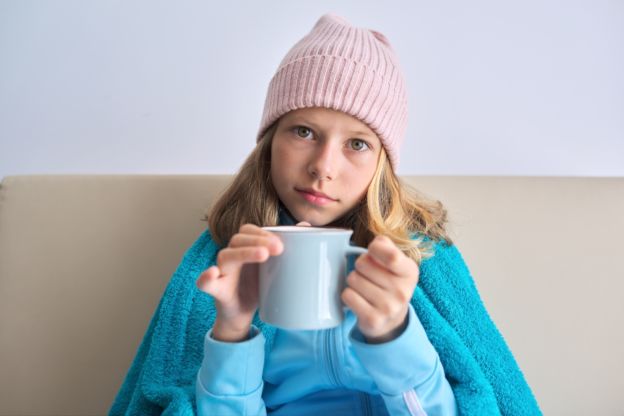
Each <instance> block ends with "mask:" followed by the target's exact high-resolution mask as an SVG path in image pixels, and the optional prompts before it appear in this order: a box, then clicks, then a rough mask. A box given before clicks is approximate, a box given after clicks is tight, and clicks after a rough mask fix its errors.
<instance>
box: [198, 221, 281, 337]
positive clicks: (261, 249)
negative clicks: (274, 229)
mask: <svg viewBox="0 0 624 416" xmlns="http://www.w3.org/2000/svg"><path fill="white" fill-rule="evenodd" d="M283 250H284V246H283V244H282V241H281V240H280V239H279V237H277V236H276V235H274V234H273V233H271V232H269V231H265V230H263V229H262V228H260V227H258V226H256V225H253V224H244V225H242V226H241V227H240V229H239V232H238V233H237V234H234V235H233V236H232V238H231V239H230V242H229V244H228V246H227V247H226V248H224V249H222V250H221V251H220V252H219V254H218V255H217V264H216V265H215V266H211V267H209V268H208V269H206V270H205V271H204V272H203V273H202V274H201V275H200V276H199V278H198V279H197V281H196V283H195V284H196V285H197V287H198V288H199V289H200V290H202V291H204V292H206V293H208V294H210V295H212V297H213V298H214V299H215V306H216V308H217V318H216V320H215V324H214V326H213V332H212V336H213V338H215V339H218V340H222V341H240V340H243V339H246V338H247V334H248V333H249V327H250V325H251V322H252V320H253V315H254V313H255V312H256V309H257V308H258V263H263V262H265V261H267V260H268V259H269V256H276V255H279V254H281V253H282V251H283ZM241 280H243V281H242V282H241Z"/></svg>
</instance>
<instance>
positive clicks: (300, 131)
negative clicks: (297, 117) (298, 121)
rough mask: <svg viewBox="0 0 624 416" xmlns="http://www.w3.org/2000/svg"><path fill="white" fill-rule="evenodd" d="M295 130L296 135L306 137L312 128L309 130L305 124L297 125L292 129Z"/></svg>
mask: <svg viewBox="0 0 624 416" xmlns="http://www.w3.org/2000/svg"><path fill="white" fill-rule="evenodd" d="M293 130H294V131H295V133H296V134H297V136H299V137H301V138H304V139H307V138H309V137H308V134H311V133H312V130H310V129H309V128H308V127H306V126H297V127H295V128H294V129H293Z"/></svg>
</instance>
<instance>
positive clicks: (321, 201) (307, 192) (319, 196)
mask: <svg viewBox="0 0 624 416" xmlns="http://www.w3.org/2000/svg"><path fill="white" fill-rule="evenodd" d="M295 190H296V191H297V192H298V193H299V194H300V195H301V196H302V197H303V198H304V199H305V200H306V201H308V202H310V203H312V204H314V205H319V206H321V205H327V204H329V203H331V202H336V200H335V199H333V198H331V197H330V196H328V195H325V194H324V193H322V192H317V191H315V190H313V189H297V188H295Z"/></svg>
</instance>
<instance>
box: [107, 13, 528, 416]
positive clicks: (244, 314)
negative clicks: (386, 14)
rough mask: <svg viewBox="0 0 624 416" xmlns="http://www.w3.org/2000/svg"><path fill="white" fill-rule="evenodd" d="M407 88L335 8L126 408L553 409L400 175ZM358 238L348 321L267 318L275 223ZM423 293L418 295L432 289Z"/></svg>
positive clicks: (166, 308) (283, 71)
mask: <svg viewBox="0 0 624 416" xmlns="http://www.w3.org/2000/svg"><path fill="white" fill-rule="evenodd" d="M406 115H407V100H406V89H405V83H404V78H403V75H402V73H401V70H400V67H399V64H398V61H397V58H396V56H395V54H394V51H393V50H392V47H391V46H390V44H389V42H388V40H387V39H386V38H385V37H384V36H383V35H382V34H381V33H379V32H377V31H374V30H368V29H363V28H357V27H353V26H351V25H350V24H349V23H348V22H347V21H345V20H344V19H342V18H340V17H338V16H335V15H332V14H327V15H324V16H322V17H321V18H320V19H319V21H318V22H317V23H316V24H315V26H314V27H313V29H312V31H311V32H310V33H309V34H308V35H306V36H305V37H304V38H303V39H301V40H300V41H299V42H298V43H296V44H295V45H294V46H293V48H292V49H291V50H290V51H289V52H288V54H287V55H286V57H285V58H284V59H283V61H282V62H281V64H280V66H279V68H278V70H277V73H276V74H275V76H274V77H273V79H272V80H271V83H270V85H269V88H268V93H267V100H266V103H265V108H264V114H263V117H262V121H261V126H260V129H259V132H258V137H257V141H258V143H257V145H256V148H255V149H254V151H253V152H252V153H251V155H250V156H249V157H248V159H247V160H246V162H245V163H244V165H243V167H242V168H241V170H240V172H239V173H238V174H237V175H236V177H235V179H234V181H233V183H232V184H231V185H230V186H229V188H228V189H227V190H226V192H225V193H224V194H223V195H222V196H221V197H220V199H219V200H218V201H217V202H216V204H215V205H214V206H213V208H212V210H211V211H210V212H209V214H208V215H207V221H208V224H209V227H208V230H206V231H205V232H204V233H203V234H202V236H201V237H200V239H199V240H198V241H197V242H196V243H195V244H194V245H193V246H192V247H191V248H190V249H189V251H187V253H186V254H185V257H184V259H183V261H182V263H181V264H180V266H179V267H178V270H177V271H176V273H175V274H174V276H173V278H172V280H171V282H170V284H169V286H168V287H167V290H166V292H165V295H164V296H163V299H161V302H160V305H159V307H158V310H157V311H156V314H155V315H154V318H153V319H152V322H151V324H150V327H149V329H148V332H147V334H146V335H145V338H144V340H143V343H142V344H141V347H140V348H139V351H138V353H137V357H136V358H135V361H134V362H133V365H132V367H131V369H130V371H129V373H128V375H127V377H126V380H125V382H124V385H123V386H122V388H121V390H120V392H119V394H118V396H117V399H116V401H115V403H114V404H113V407H112V409H111V414H159V413H166V414H193V413H197V414H200V415H243V414H245V415H247V414H249V415H259V414H267V413H268V414H273V415H305V414H317V413H319V412H326V413H327V414H331V415H337V414H371V415H388V414H390V415H425V414H428V415H455V414H458V413H461V414H475V415H488V414H510V415H511V414H513V415H519V414H527V415H528V414H539V413H540V411H539V408H538V406H537V403H536V402H535V399H534V397H533V395H532V393H531V391H530V389H529V387H528V385H527V384H526V382H525V380H524V378H523V376H522V373H521V372H520V370H519V368H518V366H517V364H516V362H515V360H514V359H513V356H512V354H511V352H510V351H509V349H508V348H507V346H506V345H505V342H504V340H503V339H502V337H501V335H500V334H499V333H498V331H497V329H496V327H495V326H494V324H493V322H492V321H491V320H490V318H489V316H488V314H487V312H486V311H485V309H484V307H483V304H482V303H481V300H480V298H479V295H478V293H477V291H476V289H475V287H474V284H473V282H472V279H471V277H470V275H469V272H468V270H467V268H466V267H465V264H464V263H463V260H462V259H461V255H460V254H459V252H458V251H457V249H456V248H455V246H453V245H452V241H451V240H450V239H449V237H448V235H447V234H446V230H445V223H446V211H445V209H444V208H443V207H442V205H441V204H440V203H439V202H432V201H427V200H426V199H424V198H422V197H420V196H419V195H418V194H417V193H416V192H413V191H409V189H408V188H406V187H405V186H404V185H403V184H402V183H401V181H399V179H398V178H397V176H396V169H397V166H398V164H399V154H400V153H399V151H400V145H401V142H402V140H403V136H404V133H405V128H406V121H407V119H406ZM276 224H282V225H286V224H297V225H300V226H310V225H312V226H317V227H323V226H331V227H345V228H350V229H353V230H354V233H353V238H352V243H353V244H356V245H359V246H364V247H368V249H369V251H368V253H367V254H364V255H361V256H360V257H359V258H358V259H357V261H355V264H350V273H349V274H348V277H347V287H346V289H345V290H344V291H343V293H342V295H341V298H342V301H343V302H344V304H345V305H346V307H347V309H346V314H345V320H344V322H343V323H342V324H341V325H340V326H338V327H336V328H332V329H327V330H319V331H284V330H279V329H276V328H272V327H270V326H269V325H266V324H264V323H262V322H261V321H260V320H259V319H258V315H257V306H258V282H257V277H258V264H259V263H262V262H264V261H266V260H267V259H268V258H269V257H270V256H276V255H279V254H280V253H281V252H282V250H283V249H284V247H283V245H282V243H281V241H280V240H279V238H277V237H276V236H275V235H273V234H272V233H270V232H268V231H266V230H263V229H262V228H261V227H262V226H265V225H276ZM417 285H418V286H417Z"/></svg>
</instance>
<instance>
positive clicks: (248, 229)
mask: <svg viewBox="0 0 624 416" xmlns="http://www.w3.org/2000/svg"><path fill="white" fill-rule="evenodd" d="M238 232H239V233H241V234H254V235H263V236H267V237H268V236H271V235H274V234H273V233H272V232H270V231H268V230H265V229H263V228H261V227H258V226H257V225H255V224H243V225H241V226H240V228H239V229H238Z"/></svg>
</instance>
